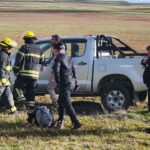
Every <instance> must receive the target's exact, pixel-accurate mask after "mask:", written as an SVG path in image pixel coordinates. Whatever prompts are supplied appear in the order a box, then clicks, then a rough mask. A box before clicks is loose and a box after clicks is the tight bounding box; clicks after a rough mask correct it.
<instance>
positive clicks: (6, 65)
mask: <svg viewBox="0 0 150 150" xmlns="http://www.w3.org/2000/svg"><path fill="white" fill-rule="evenodd" d="M14 47H17V43H16V42H15V41H14V40H12V39H11V38H5V39H4V40H3V41H1V42H0V101H3V100H4V104H6V108H7V109H8V113H15V112H16V110H17V109H16V107H15V104H14V99H13V95H12V91H11V88H10V85H11V84H10V81H9V78H10V76H9V72H10V71H11V70H12V66H10V55H11V50H12V48H14Z"/></svg>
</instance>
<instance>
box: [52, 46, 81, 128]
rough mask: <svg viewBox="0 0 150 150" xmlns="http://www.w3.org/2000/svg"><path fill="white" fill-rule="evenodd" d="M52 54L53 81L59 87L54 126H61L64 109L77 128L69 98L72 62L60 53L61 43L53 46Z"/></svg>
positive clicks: (75, 117)
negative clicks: (53, 55)
mask: <svg viewBox="0 0 150 150" xmlns="http://www.w3.org/2000/svg"><path fill="white" fill-rule="evenodd" d="M54 54H55V56H56V58H55V62H54V66H53V70H54V75H55V81H56V83H57V87H58V88H59V99H58V104H59V118H58V120H57V122H56V126H57V127H59V128H63V120H64V113H65V109H66V111H67V113H68V115H69V117H70V119H71V122H72V123H73V129H78V128H80V127H81V124H80V122H79V121H78V119H77V115H76V112H75V110H74V108H73V106H72V103H71V100H70V92H71V89H72V85H71V82H72V77H73V70H72V63H71V62H70V58H69V61H68V58H67V56H66V55H65V54H62V53H61V45H60V44H57V45H55V46H54Z"/></svg>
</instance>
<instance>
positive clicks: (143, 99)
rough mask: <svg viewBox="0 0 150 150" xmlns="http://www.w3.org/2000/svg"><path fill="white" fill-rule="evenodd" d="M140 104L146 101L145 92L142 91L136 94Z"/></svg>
mask: <svg viewBox="0 0 150 150" xmlns="http://www.w3.org/2000/svg"><path fill="white" fill-rule="evenodd" d="M137 95H138V97H139V101H140V102H144V101H145V100H146V96H147V91H143V92H140V93H138V94H137Z"/></svg>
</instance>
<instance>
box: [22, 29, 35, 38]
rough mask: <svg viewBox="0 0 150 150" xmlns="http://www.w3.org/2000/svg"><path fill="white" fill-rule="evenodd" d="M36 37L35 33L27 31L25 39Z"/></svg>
mask: <svg viewBox="0 0 150 150" xmlns="http://www.w3.org/2000/svg"><path fill="white" fill-rule="evenodd" d="M34 37H35V33H34V32H32V31H27V32H25V34H24V38H34Z"/></svg>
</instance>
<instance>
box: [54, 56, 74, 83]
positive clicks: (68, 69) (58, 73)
mask: <svg viewBox="0 0 150 150" xmlns="http://www.w3.org/2000/svg"><path fill="white" fill-rule="evenodd" d="M53 70H54V75H55V80H56V83H57V85H58V86H60V85H65V84H66V83H68V82H70V83H71V80H72V79H73V78H74V79H76V72H75V69H74V67H73V63H72V59H71V58H70V57H67V56H66V55H64V54H60V55H59V56H57V57H56V58H55V62H54V66H53Z"/></svg>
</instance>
